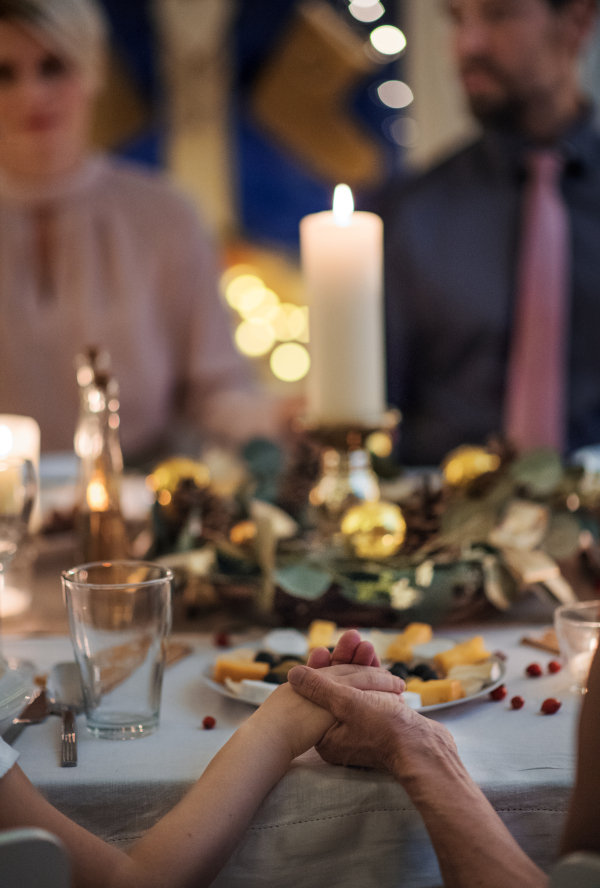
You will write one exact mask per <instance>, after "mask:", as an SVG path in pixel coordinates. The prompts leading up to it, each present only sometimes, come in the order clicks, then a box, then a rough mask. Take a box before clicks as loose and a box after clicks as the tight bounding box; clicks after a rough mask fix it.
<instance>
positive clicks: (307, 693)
mask: <svg viewBox="0 0 600 888" xmlns="http://www.w3.org/2000/svg"><path fill="white" fill-rule="evenodd" d="M288 681H289V683H290V684H291V685H292V687H293V688H294V690H295V691H297V692H298V693H299V694H300V695H301V696H302V697H306V699H307V700H310V702H311V703H315V704H316V705H317V706H320V707H321V708H322V709H326V710H327V712H330V713H331V715H333V717H334V718H336V719H337V720H338V721H343V720H344V718H345V717H347V715H348V711H349V709H350V708H353V706H354V702H355V693H356V692H355V689H354V688H351V687H348V686H347V685H341V684H338V682H335V681H332V680H331V679H330V678H328V677H327V676H326V675H323V673H322V672H321V671H320V670H318V669H310V668H309V667H308V666H294V668H293V669H291V670H290V671H289V673H288Z"/></svg>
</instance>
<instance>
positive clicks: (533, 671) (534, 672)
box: [525, 663, 542, 678]
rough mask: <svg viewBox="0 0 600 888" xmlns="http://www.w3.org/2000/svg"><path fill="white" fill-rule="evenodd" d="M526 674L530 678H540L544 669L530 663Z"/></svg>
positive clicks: (537, 664)
mask: <svg viewBox="0 0 600 888" xmlns="http://www.w3.org/2000/svg"><path fill="white" fill-rule="evenodd" d="M525 672H526V673H527V675H528V676H529V677H530V678H539V677H540V675H541V674H542V667H541V666H540V664H539V663H530V664H529V666H528V667H527V669H526V670H525Z"/></svg>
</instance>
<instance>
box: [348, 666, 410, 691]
mask: <svg viewBox="0 0 600 888" xmlns="http://www.w3.org/2000/svg"><path fill="white" fill-rule="evenodd" d="M334 683H336V684H343V685H346V686H348V687H352V688H356V689H357V690H358V691H385V692H386V693H389V694H396V695H400V694H402V693H403V692H404V690H405V688H406V685H405V683H404V682H403V681H402V679H401V678H398V676H397V675H392V673H391V672H388V670H387V669H373V668H369V669H361V670H360V671H358V672H352V673H350V674H348V675H344V676H340V677H339V678H338V679H337V680H334Z"/></svg>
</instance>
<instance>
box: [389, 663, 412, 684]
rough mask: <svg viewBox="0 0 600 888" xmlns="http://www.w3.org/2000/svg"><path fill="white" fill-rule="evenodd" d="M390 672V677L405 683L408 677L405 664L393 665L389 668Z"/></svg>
mask: <svg viewBox="0 0 600 888" xmlns="http://www.w3.org/2000/svg"><path fill="white" fill-rule="evenodd" d="M390 672H391V673H392V675H396V676H397V677H398V678H401V679H402V680H403V681H406V679H407V678H408V676H409V675H410V669H409V668H408V666H407V665H406V663H393V664H392V665H391V666H390Z"/></svg>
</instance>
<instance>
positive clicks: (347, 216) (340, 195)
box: [333, 185, 354, 228]
mask: <svg viewBox="0 0 600 888" xmlns="http://www.w3.org/2000/svg"><path fill="white" fill-rule="evenodd" d="M353 212H354V198H353V197H352V191H351V190H350V188H349V186H348V185H336V186H335V190H334V192H333V218H334V220H335V224H336V225H339V226H341V227H342V228H345V227H347V226H348V225H350V222H351V221H352V213H353Z"/></svg>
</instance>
